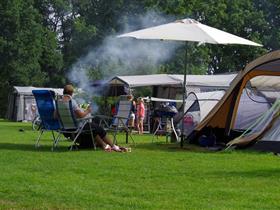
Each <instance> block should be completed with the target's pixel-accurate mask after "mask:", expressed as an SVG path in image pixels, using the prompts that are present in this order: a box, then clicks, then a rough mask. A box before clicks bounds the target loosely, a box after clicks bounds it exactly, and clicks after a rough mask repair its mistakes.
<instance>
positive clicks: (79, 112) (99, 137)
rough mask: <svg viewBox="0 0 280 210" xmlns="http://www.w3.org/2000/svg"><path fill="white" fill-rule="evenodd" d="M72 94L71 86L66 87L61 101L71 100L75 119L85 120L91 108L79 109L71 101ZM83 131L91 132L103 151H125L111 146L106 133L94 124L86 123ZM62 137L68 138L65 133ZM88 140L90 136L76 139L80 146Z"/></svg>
mask: <svg viewBox="0 0 280 210" xmlns="http://www.w3.org/2000/svg"><path fill="white" fill-rule="evenodd" d="M73 92H74V88H73V86H72V85H66V86H65V87H64V90H63V97H62V101H63V102H68V101H70V100H71V102H72V108H73V111H74V114H75V117H76V118H77V119H82V118H86V117H87V116H88V115H89V114H90V113H91V111H92V110H91V107H90V106H88V108H87V109H86V110H83V109H81V108H80V107H79V106H78V104H77V102H76V101H75V100H74V99H72V95H73ZM83 130H92V133H93V135H94V137H95V141H96V143H97V145H98V146H100V147H101V148H103V150H105V151H111V150H113V151H116V152H122V151H126V148H124V147H119V146H117V145H115V144H113V143H112V141H111V140H110V139H109V138H108V136H107V135H106V131H105V130H104V129H103V128H102V127H100V126H98V125H97V124H95V123H94V122H90V123H87V124H86V125H85V126H84V128H83ZM64 135H65V136H67V137H69V135H67V133H65V134H64ZM90 139H91V134H88V133H82V134H81V135H80V136H79V137H78V142H80V144H81V142H82V141H88V140H90Z"/></svg>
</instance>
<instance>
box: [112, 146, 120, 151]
mask: <svg viewBox="0 0 280 210" xmlns="http://www.w3.org/2000/svg"><path fill="white" fill-rule="evenodd" d="M112 150H114V151H115V152H122V150H121V149H120V147H119V146H118V145H113V146H112Z"/></svg>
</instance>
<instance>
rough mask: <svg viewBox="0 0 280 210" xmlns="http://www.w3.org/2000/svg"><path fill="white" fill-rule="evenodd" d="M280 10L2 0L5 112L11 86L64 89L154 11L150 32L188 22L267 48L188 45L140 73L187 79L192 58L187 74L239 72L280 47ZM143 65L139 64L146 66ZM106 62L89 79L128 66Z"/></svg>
mask: <svg viewBox="0 0 280 210" xmlns="http://www.w3.org/2000/svg"><path fill="white" fill-rule="evenodd" d="M279 5H280V1H279V0H253V1H250V0H243V1H229V0H209V1H201V0H173V1H169V0H143V1H138V0H115V1H108V0H9V1H6V0H0V19H1V21H0V29H1V30H0V59H1V62H0V87H1V89H0V94H1V96H0V104H1V106H2V107H1V111H0V114H1V115H2V116H3V114H4V112H5V108H4V107H3V106H4V104H6V101H7V93H8V92H9V91H10V89H11V87H12V86H14V85H34V86H61V84H62V83H64V82H65V81H66V79H67V78H66V75H67V74H68V73H69V70H70V69H71V67H72V65H73V64H75V62H77V61H78V60H79V59H80V58H81V57H83V56H86V55H87V54H88V53H89V52H90V51H92V50H93V49H97V48H98V47H100V46H102V45H103V44H104V42H106V37H108V36H115V35H116V34H118V33H120V32H122V31H123V30H124V29H125V28H126V29H127V31H129V30H131V31H132V30H136V29H139V28H137V27H139V26H141V24H140V22H141V19H143V16H144V14H148V13H149V11H153V12H152V14H160V15H154V16H153V15H150V16H147V17H146V19H148V23H149V24H148V26H152V25H156V24H158V23H164V22H168V21H173V20H176V19H182V18H187V17H189V18H194V19H196V20H198V21H200V22H202V23H203V24H206V25H210V26H212V27H216V28H218V29H221V30H224V31H227V32H229V33H233V34H235V35H238V36H241V37H244V38H247V39H250V40H253V41H255V42H259V43H262V44H263V45H264V47H263V48H258V47H250V46H237V45H235V46H223V45H210V44H205V45H201V46H197V44H196V43H187V44H184V43H182V44H181V45H179V47H177V49H176V50H175V51H174V53H173V56H172V57H171V58H170V59H168V60H166V61H165V62H162V63H161V64H159V65H158V66H157V67H155V66H153V65H149V64H148V61H149V58H147V59H146V62H145V65H143V68H139V73H141V74H142V73H143V74H144V73H145V71H146V70H147V68H151V71H149V72H158V73H177V74H179V73H183V71H184V65H185V62H184V61H185V59H186V55H187V61H188V62H187V64H188V66H187V67H188V73H193V74H206V73H207V74H212V73H215V74H217V73H226V72H234V71H238V70H240V69H242V68H243V67H244V66H245V65H246V64H247V63H248V62H250V61H251V60H253V59H255V58H257V57H259V56H260V55H262V54H264V53H265V52H267V51H271V50H275V49H279V46H280V32H279V23H280V6H279ZM149 14H151V12H150V13H149ZM161 16H164V18H165V19H164V21H162V20H160V17H161ZM140 45H141V44H140ZM152 46H153V45H151V47H152ZM121 50H123V51H125V50H126V49H125V47H123V49H121ZM135 51H137V49H135ZM185 52H187V54H185ZM95 55H96V54H95ZM96 56H98V55H96ZM100 57H102V56H101V55H100ZM89 59H97V57H92V58H89ZM143 59H145V57H144V56H143V58H139V59H137V60H136V61H135V63H140V64H141V62H142V63H143V64H144V62H143ZM110 62H111V63H110ZM100 63H101V64H106V65H97V66H90V65H89V66H88V70H89V72H88V75H89V76H90V77H91V78H93V79H101V78H102V77H103V75H104V74H103V73H102V71H105V70H104V69H103V68H108V69H106V71H107V72H109V73H110V71H111V70H113V69H117V68H120V65H122V62H121V61H119V60H118V59H117V58H111V59H110V58H109V59H108V60H104V61H102V62H100ZM120 69H121V68H120Z"/></svg>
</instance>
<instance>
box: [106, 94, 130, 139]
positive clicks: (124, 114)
mask: <svg viewBox="0 0 280 210" xmlns="http://www.w3.org/2000/svg"><path fill="white" fill-rule="evenodd" d="M131 108H132V104H131V101H128V100H120V101H119V103H118V107H117V114H116V115H115V116H114V117H113V122H112V125H111V127H112V128H113V131H114V133H113V137H114V143H117V134H118V132H119V131H121V130H124V131H125V132H126V143H128V136H129V137H130V138H131V140H132V142H133V143H134V144H135V142H134V139H133V138H132V135H131V130H132V127H128V121H129V116H130V112H131Z"/></svg>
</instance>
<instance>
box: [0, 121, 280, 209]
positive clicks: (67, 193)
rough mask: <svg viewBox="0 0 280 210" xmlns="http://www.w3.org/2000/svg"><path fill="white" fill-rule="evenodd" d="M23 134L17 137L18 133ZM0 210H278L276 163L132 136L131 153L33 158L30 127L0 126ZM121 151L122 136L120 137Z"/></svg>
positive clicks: (42, 153)
mask: <svg viewBox="0 0 280 210" xmlns="http://www.w3.org/2000/svg"><path fill="white" fill-rule="evenodd" d="M22 129H23V130H24V131H20V130H22ZM0 134H1V136H0V170H1V176H0V209H122V210H123V209H279V207H280V200H279V195H280V187H279V183H280V167H279V161H280V159H279V157H278V156H274V155H272V154H269V153H257V152H250V151H232V152H208V151H205V150H203V149H200V148H197V147H194V146H190V145H187V146H185V148H184V149H180V148H179V145H176V144H167V143H165V138H163V137H162V138H159V139H158V140H157V141H156V142H154V143H151V139H152V137H151V136H150V135H144V136H137V135H135V136H134V138H135V141H136V147H133V146H132V145H131V146H132V152H131V153H106V152H103V151H101V150H97V151H92V150H83V151H82V150H81V151H72V152H69V151H68V150H67V146H69V142H66V141H64V142H62V143H61V144H60V146H59V149H58V150H57V151H55V152H52V151H51V143H52V142H51V138H50V134H47V135H44V136H43V139H42V145H41V148H39V149H38V150H36V149H35V148H34V142H35V139H36V137H37V133H36V132H34V131H32V130H31V125H30V124H28V123H14V122H5V121H3V120H2V121H0ZM118 139H119V142H120V143H121V144H124V136H119V138H118Z"/></svg>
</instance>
